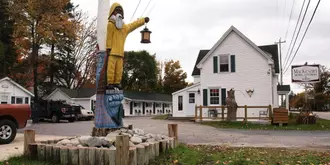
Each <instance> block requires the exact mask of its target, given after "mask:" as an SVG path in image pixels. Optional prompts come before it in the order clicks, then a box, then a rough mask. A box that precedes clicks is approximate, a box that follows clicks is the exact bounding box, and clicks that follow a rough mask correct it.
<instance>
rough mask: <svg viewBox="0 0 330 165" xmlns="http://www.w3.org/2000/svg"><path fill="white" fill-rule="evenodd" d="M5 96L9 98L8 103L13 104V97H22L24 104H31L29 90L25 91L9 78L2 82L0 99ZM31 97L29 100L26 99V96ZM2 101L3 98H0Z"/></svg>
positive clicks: (0, 83)
mask: <svg viewBox="0 0 330 165" xmlns="http://www.w3.org/2000/svg"><path fill="white" fill-rule="evenodd" d="M2 97H3V99H5V97H6V98H7V104H11V102H12V100H11V97H15V99H16V98H18V97H19V98H22V99H23V104H30V101H31V95H30V94H28V93H27V92H25V91H23V90H22V89H21V88H19V87H17V86H16V85H14V84H13V83H12V82H10V81H9V80H4V81H1V82H0V99H1V98H2ZM26 97H27V98H29V100H28V102H26V101H25V98H26ZM0 103H1V100H0Z"/></svg>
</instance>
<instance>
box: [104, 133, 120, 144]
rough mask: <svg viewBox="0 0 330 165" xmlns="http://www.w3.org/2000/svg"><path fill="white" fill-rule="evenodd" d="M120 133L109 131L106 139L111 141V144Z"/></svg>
mask: <svg viewBox="0 0 330 165" xmlns="http://www.w3.org/2000/svg"><path fill="white" fill-rule="evenodd" d="M118 135H119V132H111V133H109V134H108V135H107V136H106V137H105V139H106V140H107V141H108V142H109V143H110V144H113V142H115V141H116V136H118Z"/></svg>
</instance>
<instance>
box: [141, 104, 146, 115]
mask: <svg viewBox="0 0 330 165" xmlns="http://www.w3.org/2000/svg"><path fill="white" fill-rule="evenodd" d="M142 113H143V114H146V103H145V102H143V104H142Z"/></svg>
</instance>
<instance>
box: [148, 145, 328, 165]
mask: <svg viewBox="0 0 330 165" xmlns="http://www.w3.org/2000/svg"><path fill="white" fill-rule="evenodd" d="M327 163H330V153H329V152H327V153H326V152H317V151H311V150H309V151H308V150H298V149H283V148H276V149H275V148H229V147H225V146H187V145H184V144H180V145H179V146H178V147H177V148H176V149H174V150H172V151H170V152H169V153H167V154H162V155H161V156H160V157H159V158H157V159H156V160H154V161H152V162H151V164H152V165H170V164H178V165H202V164H203V165H213V164H231V165H248V164H268V165H276V164H283V165H284V164H306V165H307V164H308V165H310V164H315V165H316V164H317V165H318V164H327Z"/></svg>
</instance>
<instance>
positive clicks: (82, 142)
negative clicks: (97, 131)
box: [56, 128, 171, 148]
mask: <svg viewBox="0 0 330 165" xmlns="http://www.w3.org/2000/svg"><path fill="white" fill-rule="evenodd" d="M118 135H128V136H129V138H130V142H129V143H130V144H129V145H130V146H135V145H139V144H140V143H144V142H154V141H161V140H169V139H171V138H170V137H168V136H166V135H161V134H156V135H155V134H151V133H148V134H145V132H144V131H143V130H142V129H138V128H136V129H133V130H129V129H125V128H122V129H120V130H117V131H114V132H111V133H109V134H108V135H107V136H105V137H95V136H80V137H77V138H72V139H64V140H61V141H59V142H58V143H57V144H56V145H60V146H76V147H102V148H115V141H116V136H118Z"/></svg>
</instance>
